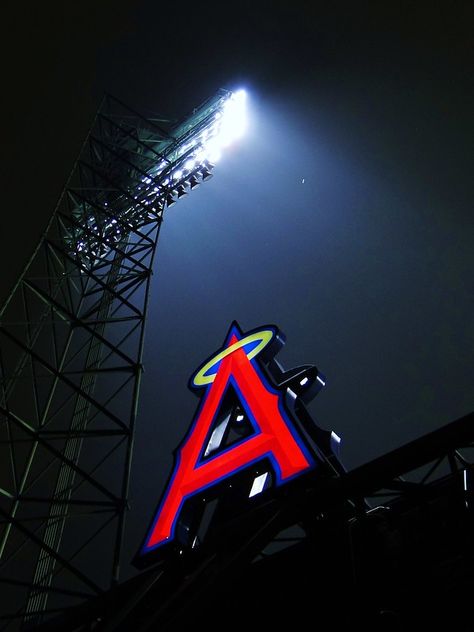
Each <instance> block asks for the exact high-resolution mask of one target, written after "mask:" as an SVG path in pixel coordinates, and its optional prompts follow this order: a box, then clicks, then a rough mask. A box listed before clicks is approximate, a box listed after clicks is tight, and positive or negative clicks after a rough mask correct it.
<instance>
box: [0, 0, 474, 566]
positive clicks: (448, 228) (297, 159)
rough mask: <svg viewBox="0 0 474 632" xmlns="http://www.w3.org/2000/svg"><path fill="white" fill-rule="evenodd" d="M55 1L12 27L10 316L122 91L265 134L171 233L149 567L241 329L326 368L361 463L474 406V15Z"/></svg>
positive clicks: (163, 275)
mask: <svg viewBox="0 0 474 632" xmlns="http://www.w3.org/2000/svg"><path fill="white" fill-rule="evenodd" d="M53 4H54V3H48V2H46V3H36V2H35V3H32V2H31V3H28V2H27V3H26V4H25V3H23V4H21V6H18V8H16V9H14V8H10V9H8V10H7V11H6V12H4V13H3V16H2V23H3V24H2V26H3V29H2V30H3V35H2V38H3V45H4V47H5V49H4V51H3V54H2V58H3V72H2V83H3V91H2V92H3V104H2V105H3V108H4V112H3V123H4V126H3V127H4V129H3V159H4V166H3V169H2V171H3V177H4V184H3V186H2V190H3V191H2V192H3V200H2V204H3V210H2V215H1V222H2V224H1V226H2V231H1V242H0V244H1V250H0V261H1V266H2V271H3V273H2V280H1V285H0V298H1V300H2V301H3V300H4V299H5V298H6V296H7V293H8V291H9V289H10V288H11V286H12V284H13V282H14V280H15V278H16V277H17V276H18V274H19V272H20V270H21V269H22V267H23V266H24V265H25V263H26V260H27V258H28V256H29V255H30V253H31V252H32V249H33V247H34V245H35V243H36V242H37V240H38V239H39V237H40V234H41V231H42V230H43V229H44V227H45V225H46V222H47V220H48V218H49V216H50V215H51V212H52V210H53V208H54V204H55V201H56V200H57V198H58V196H59V194H60V191H61V189H62V187H63V186H64V183H65V180H66V177H67V175H68V173H69V171H70V170H71V168H72V166H73V162H74V159H75V158H76V156H77V154H78V152H79V149H80V146H81V143H82V141H83V139H84V136H85V134H86V133H87V130H88V127H89V125H90V123H91V121H92V117H93V115H94V113H95V111H96V109H97V107H98V105H99V102H100V100H101V98H102V96H103V94H104V93H105V92H109V93H111V94H114V95H116V96H117V97H119V98H120V99H122V100H124V101H125V102H126V103H128V104H130V105H131V106H132V107H134V108H136V109H138V110H139V111H141V112H143V113H144V114H149V113H159V114H162V115H163V116H165V117H168V118H173V119H179V118H181V117H183V116H184V115H186V114H187V113H188V112H189V111H190V110H191V109H192V108H193V107H194V106H197V105H199V104H200V103H201V102H202V101H204V100H205V99H207V98H208V97H210V96H212V95H213V94H214V93H215V92H216V91H217V90H218V89H219V88H221V87H224V88H230V89H234V88H240V87H244V88H245V89H246V90H247V92H248V104H249V116H250V120H249V128H248V132H247V134H246V136H245V137H244V138H243V139H242V140H241V141H240V142H239V144H238V145H235V146H234V147H232V149H231V150H230V151H228V152H227V153H226V154H225V155H224V156H223V158H222V160H221V161H220V162H219V163H218V164H217V166H216V168H215V170H214V178H212V179H211V180H210V181H209V182H208V183H206V184H205V185H203V186H201V187H199V188H198V189H197V190H196V191H193V194H192V195H190V196H188V197H187V198H185V199H184V200H182V201H180V202H179V204H177V205H176V206H175V207H173V208H172V209H170V210H169V211H168V212H167V215H166V217H165V222H164V224H163V227H162V232H161V237H160V242H159V246H158V251H157V257H156V260H155V275H154V280H153V286H152V296H151V305H150V312H149V318H148V324H147V337H146V351H145V358H144V362H145V375H144V381H143V386H142V398H141V402H140V417H139V423H138V428H137V439H136V458H135V462H134V470H133V479H132V499H131V500H132V517H131V520H130V532H129V537H128V541H129V548H130V554H131V555H133V553H134V549H135V548H136V546H138V544H139V540H140V539H141V537H142V535H143V529H144V528H145V526H146V524H147V523H148V520H149V517H150V514H151V512H152V511H153V509H154V504H155V501H156V499H157V497H158V496H159V494H160V492H161V490H162V487H163V485H164V482H165V480H166V478H167V476H168V473H169V470H170V468H171V464H172V451H173V449H174V448H175V447H176V445H177V444H178V443H179V442H180V440H181V439H182V437H183V435H184V433H185V431H186V429H187V428H188V426H189V424H190V422H191V419H192V415H193V413H194V410H195V407H196V405H197V399H196V397H195V396H194V395H193V394H192V393H191V392H189V391H188V390H187V380H188V378H189V377H190V375H191V374H192V373H193V371H194V370H195V369H196V368H197V367H198V365H199V364H201V362H202V361H203V360H204V359H205V358H206V357H208V356H209V355H210V354H211V353H212V352H213V351H215V350H216V349H217V348H218V347H220V345H221V344H222V341H223V339H224V337H225V334H226V332H227V329H228V327H229V325H230V322H231V321H232V320H234V319H235V320H237V321H238V322H239V324H240V326H241V327H242V328H243V329H244V331H246V330H249V329H253V328H255V327H258V326H260V325H265V324H269V323H274V324H276V325H278V326H279V327H280V328H281V329H282V330H283V332H284V333H285V334H286V337H287V344H286V346H285V348H284V349H283V351H282V352H281V353H280V354H279V359H280V360H281V361H282V363H283V364H284V365H285V366H286V367H288V368H290V367H292V366H294V365H298V364H305V363H313V364H316V365H317V366H318V367H319V368H320V370H321V371H322V372H323V373H325V374H326V376H327V380H328V381H327V387H326V389H325V390H324V391H323V392H322V393H321V394H320V395H319V396H318V398H316V399H315V400H314V402H313V403H312V404H311V405H310V410H311V412H312V413H313V414H314V416H315V418H316V419H317V421H318V423H319V425H320V426H322V427H323V428H327V429H332V430H335V431H336V432H337V433H338V434H339V435H340V436H341V437H342V440H343V447H342V453H341V457H342V460H343V462H344V464H345V465H346V467H347V468H349V469H350V468H352V467H354V466H356V465H358V464H361V463H363V462H366V461H368V460H370V459H372V458H374V457H376V456H379V455H382V454H384V453H385V452H387V451H389V450H391V449H393V448H395V447H397V446H399V445H401V444H403V443H406V442H408V441H410V440H412V439H414V438H416V437H419V436H421V435H423V434H425V433H427V432H429V431H430V430H433V429H435V428H438V427H440V426H442V425H445V424H446V423H448V422H450V421H452V420H454V419H456V418H458V417H460V416H461V415H463V414H466V413H468V412H470V411H471V410H472V408H473V400H474V394H473V389H472V377H473V370H472V347H473V334H474V326H473V324H474V323H473V319H472V312H473V310H472V307H473V305H472V296H473V288H472V279H473V274H472V263H473V256H472V253H473V245H472V244H473V240H472V225H473V222H472V201H473V178H472V173H473V160H472V158H473V105H474V104H473V90H472V76H473V63H472V62H473V55H472V40H471V37H472V33H471V28H472V24H473V23H474V22H473V18H474V15H473V13H474V11H473V9H472V3H468V2H464V3H463V2H459V3H456V2H454V3H433V2H431V3H424V2H420V3H400V2H397V3H395V2H393V3H390V2H388V3H385V2H384V3H374V4H371V5H368V4H365V3H362V6H361V5H360V3H348V6H351V7H352V8H350V9H348V8H347V7H346V6H344V5H343V4H340V3H321V4H320V3H318V2H311V3H310V2H306V3H304V2H295V1H293V2H279V1H278V2H267V1H265V2H255V1H254V2H248V1H242V2H239V3H223V2H207V3H189V4H186V3H185V4H182V3H181V4H179V5H178V4H176V5H175V6H174V8H171V7H169V6H168V7H166V6H165V5H164V3H163V4H162V3H159V2H156V1H152V0H141V1H135V2H131V1H130V2H118V1H115V2H111V1H102V2H99V1H97V0H96V1H95V2H88V1H86V2H84V1H83V2H80V3H63V4H64V5H65V6H64V7H63V8H62V9H61V10H58V9H57V8H56V7H55V6H53ZM168 4H170V3H168ZM356 4H357V5H358V6H357V8H356V6H355V5H356ZM332 5H334V6H332ZM378 5H383V8H380V7H379V6H378ZM414 5H416V6H414Z"/></svg>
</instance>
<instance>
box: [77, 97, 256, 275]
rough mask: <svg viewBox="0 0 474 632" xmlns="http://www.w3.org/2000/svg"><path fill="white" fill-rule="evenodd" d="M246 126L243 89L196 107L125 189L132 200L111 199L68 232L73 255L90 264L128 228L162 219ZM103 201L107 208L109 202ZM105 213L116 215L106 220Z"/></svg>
mask: <svg viewBox="0 0 474 632" xmlns="http://www.w3.org/2000/svg"><path fill="white" fill-rule="evenodd" d="M245 129H246V93H245V90H238V91H236V92H224V93H221V94H220V95H219V96H218V97H217V98H216V99H214V100H213V101H212V103H211V105H209V104H207V105H205V106H203V108H202V109H197V110H196V111H195V112H194V113H193V116H192V117H191V118H190V122H189V124H187V123H186V122H185V124H183V125H181V126H180V127H179V128H178V131H177V132H176V136H175V137H174V139H173V141H171V142H169V143H168V145H167V146H165V147H164V148H162V149H161V150H160V155H161V159H159V160H158V161H157V163H156V164H155V165H154V166H153V167H152V168H151V169H150V170H149V171H148V172H147V174H145V175H144V176H143V177H142V178H141V182H140V184H138V186H136V187H135V188H134V190H131V191H130V194H131V195H130V197H131V199H132V200H134V202H132V204H129V205H128V206H126V207H125V208H124V207H123V204H122V203H121V202H122V201H120V207H121V210H120V211H118V212H117V210H115V209H113V208H112V207H113V206H115V204H110V205H109V206H108V208H107V211H108V214H107V215H108V218H107V219H105V221H104V219H102V220H100V219H99V218H96V215H95V214H92V215H91V217H90V218H88V219H87V222H86V229H85V230H84V231H78V232H77V234H75V235H74V236H71V242H72V244H74V246H73V248H74V251H75V253H76V255H79V256H80V257H81V259H82V260H83V261H84V260H88V261H89V263H90V262H91V261H95V260H97V259H100V258H101V257H103V256H104V255H106V254H107V253H108V252H109V251H110V249H111V247H113V245H114V244H115V243H118V242H119V241H120V240H121V239H122V238H123V237H124V235H125V233H126V232H127V231H128V230H130V229H134V228H137V227H139V226H140V225H142V224H143V223H145V222H148V221H150V220H153V219H156V218H161V217H162V214H163V211H164V210H165V209H166V208H169V207H170V206H172V205H173V204H175V203H176V202H177V201H178V200H179V199H180V198H181V197H183V196H184V195H187V194H188V193H189V192H190V191H191V190H193V189H194V188H195V187H196V186H198V185H199V184H201V183H202V182H205V181H206V180H208V179H209V178H211V177H212V170H213V168H214V165H215V163H216V162H217V161H218V160H219V159H220V158H221V156H222V153H223V152H224V151H225V149H226V148H227V147H229V146H230V145H231V144H232V143H233V142H234V141H236V140H237V139H239V138H240V137H241V136H242V135H243V133H244V132H245ZM103 205H104V207H107V205H108V202H105V201H104V203H103ZM114 211H115V212H114ZM110 214H115V215H116V219H112V220H110ZM72 244H71V245H72Z"/></svg>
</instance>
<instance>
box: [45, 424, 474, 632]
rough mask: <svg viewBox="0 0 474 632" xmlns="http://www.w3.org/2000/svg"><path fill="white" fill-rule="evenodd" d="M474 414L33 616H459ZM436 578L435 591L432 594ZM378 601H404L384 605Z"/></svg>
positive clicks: (159, 620)
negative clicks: (71, 604)
mask: <svg viewBox="0 0 474 632" xmlns="http://www.w3.org/2000/svg"><path fill="white" fill-rule="evenodd" d="M473 422H474V415H473V414H470V415H467V416H466V417H464V418H462V419H459V420H457V421H455V422H453V423H451V424H449V425H448V426H446V427H444V428H441V429H439V430H437V431H435V432H433V433H431V434H429V435H427V436H425V437H421V438H420V439H417V440H415V441H414V442H412V443H410V444H407V445H405V446H402V447H401V448H398V449H396V450H394V451H393V452H390V453H389V454H387V455H385V456H382V457H380V458H378V459H375V460H374V461H372V462H370V463H367V464H365V465H363V466H361V467H359V468H357V469H355V470H352V471H351V472H347V473H342V474H339V475H334V476H330V477H323V478H315V477H312V476H310V475H308V476H306V475H305V476H302V477H301V478H300V479H296V480H295V481H294V482H292V483H289V484H288V487H287V492H285V494H284V495H283V496H275V495H273V494H272V495H270V496H268V497H267V498H266V500H265V499H264V496H263V495H262V502H261V503H260V504H258V505H257V506H255V507H254V508H253V509H251V510H249V512H248V513H247V514H240V515H236V516H235V517H234V519H233V520H231V521H229V522H227V523H226V524H223V525H221V529H220V535H219V532H215V533H214V535H213V538H212V541H211V542H209V544H208V546H207V547H206V546H204V547H203V548H202V549H201V550H200V552H199V553H198V554H197V555H194V554H192V553H189V557H186V555H184V556H181V555H179V554H176V556H174V557H172V558H170V559H169V560H164V561H163V562H162V563H161V564H158V565H156V566H155V567H153V568H152V569H151V570H148V571H145V572H143V573H142V574H141V575H139V576H137V577H135V578H133V579H132V580H129V581H128V582H126V583H125V584H122V585H118V586H117V587H116V588H114V589H113V590H112V591H111V592H110V593H109V594H108V595H105V596H103V597H100V598H98V599H96V600H92V601H90V602H89V603H87V604H84V606H82V607H79V608H78V609H77V610H75V611H74V612H73V613H72V617H71V613H70V614H69V618H68V617H66V618H59V619H57V620H56V621H51V622H50V623H49V624H47V625H45V626H41V630H42V631H43V630H44V632H47V631H48V632H54V631H57V630H65V629H66V630H67V629H74V630H77V631H78V632H85V631H86V630H90V629H92V627H93V629H94V630H98V631H103V632H111V631H115V632H122V631H123V632H125V631H126V630H130V629H134V630H137V631H138V632H147V631H151V630H156V629H157V627H159V629H160V630H175V629H185V627H187V626H188V625H194V626H196V625H198V624H199V622H202V623H203V624H205V625H206V626H207V627H208V629H211V630H219V629H222V626H225V627H226V628H227V629H232V630H233V629H242V626H244V625H246V624H248V623H249V622H251V624H252V626H260V625H273V624H275V625H277V626H278V625H282V624H286V623H287V624H290V623H291V622H293V623H294V622H295V619H296V620H298V617H304V615H305V613H306V614H308V616H309V615H313V616H317V618H318V622H319V624H320V625H322V626H323V627H324V629H326V628H327V627H328V626H331V629H337V630H339V629H349V627H350V626H353V625H354V622H355V621H359V622H361V623H362V624H363V626H364V629H370V630H372V629H373V630H385V629H388V630H393V629H403V630H405V629H406V630H417V629H420V626H428V628H429V627H430V626H431V625H435V627H434V628H433V629H440V627H438V626H441V625H446V626H447V627H446V629H453V626H455V625H456V623H459V621H461V625H460V628H459V629H467V628H466V627H462V625H463V624H464V625H466V624H467V621H471V619H470V616H471V615H470V611H469V602H468V601H466V600H465V598H466V595H465V594H464V593H462V591H461V592H460V588H461V589H462V587H463V586H465V587H468V586H469V585H472V579H473V571H472V569H473V562H474V542H473V537H472V533H473V530H472V526H473V519H474V484H473V471H474V470H473V465H472V451H473V449H474V424H473ZM400 535H401V536H402V538H400ZM394 536H396V537H394ZM402 540H403V541H402ZM397 541H398V543H399V547H398V550H394V542H395V543H396V542H397ZM395 548H396V547H395ZM358 549H359V550H358ZM374 559H375V563H374ZM392 563H393V564H392ZM431 574H433V578H431V577H430V575H431ZM410 575H413V577H411V576H410ZM387 578H388V579H389V580H390V582H391V583H390V584H389V585H388V586H387V585H386V584H385V582H386V581H387ZM367 580H369V581H367ZM434 583H435V584H436V586H438V595H441V596H442V597H441V598H440V602H441V601H444V603H442V604H440V603H436V604H435V603H433V598H434V597H433V593H432V589H433V584H434ZM292 591H293V592H292ZM467 591H469V588H467ZM449 592H450V594H448V593H449ZM454 593H459V595H457V596H456V595H455V597H454V602H453V603H451V602H450V601H449V598H450V597H453V594H454ZM423 598H424V600H425V601H424V602H423ZM410 600H411V603H408V604H407V602H410ZM418 602H419V603H418ZM387 603H388V604H389V605H390V604H391V603H392V604H394V607H395V608H396V607H399V608H400V612H399V613H396V612H393V611H387V610H383V609H382V610H381V609H380V606H386V605H387ZM423 603H424V608H425V609H423V605H420V604H423ZM463 604H464V606H463ZM440 605H441V606H442V607H440V608H438V606H440ZM413 606H414V607H413ZM459 606H461V608H459ZM462 608H464V610H463V612H462V613H460V612H459V610H460V609H462ZM403 610H404V611H403ZM420 610H421V615H420V619H419V620H417V619H416V614H417V611H418V614H420V612H419V611H420ZM344 611H345V615H346V618H345V619H344V616H343V612H344ZM438 612H440V613H441V614H440V615H439V617H440V618H438ZM386 614H390V615H394V616H398V615H399V616H400V619H396V620H395V621H394V620H393V619H387V618H386V617H385V615H386ZM372 615H374V616H375V619H370V616H372ZM381 615H384V616H381ZM443 616H444V617H445V619H444V620H442V617H443ZM404 617H405V618H404ZM463 617H464V618H463ZM72 621H74V627H72V624H71V622H72ZM232 626H233V627H232ZM394 626H395V627H394ZM443 629H444V628H443Z"/></svg>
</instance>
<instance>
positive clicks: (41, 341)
mask: <svg viewBox="0 0 474 632" xmlns="http://www.w3.org/2000/svg"><path fill="white" fill-rule="evenodd" d="M235 96H236V95H235V94H233V93H230V92H227V91H220V92H219V93H218V94H217V95H216V96H215V97H213V98H212V99H210V100H209V101H207V102H206V103H205V104H203V105H202V106H201V107H199V108H197V109H195V110H194V111H193V113H192V114H191V115H190V116H189V117H188V118H187V119H186V120H185V121H184V122H183V123H181V124H179V125H176V126H174V127H171V126H165V124H164V123H163V122H162V121H160V120H158V119H153V118H144V117H142V116H141V115H139V114H138V113H137V112H135V111H133V110H131V109H130V108H128V107H126V106H125V105H123V104H122V103H121V102H119V101H118V100H117V99H115V98H112V97H106V98H105V99H104V101H103V104H102V105H101V107H100V109H99V111H98V113H97V115H96V118H95V120H94V123H93V126H92V128H91V130H90V132H89V135H88V137H87V139H86V141H85V143H84V145H83V148H82V151H81V154H80V156H79V158H78V160H77V162H76V164H75V166H74V169H73V171H72V173H71V176H70V178H69V180H68V182H67V185H66V187H65V189H64V191H63V193H62V195H61V197H60V200H59V202H58V204H57V207H56V209H55V210H54V213H53V215H52V217H51V219H50V221H49V223H48V226H47V228H46V230H45V232H44V235H43V236H42V238H41V240H40V243H39V245H38V246H37V248H36V250H35V251H34V253H33V256H32V257H31V259H30V261H29V262H28V264H27V266H26V268H25V270H24V272H23V274H22V275H21V277H20V279H19V280H18V282H17V284H16V285H15V287H14V288H13V290H12V292H11V294H10V296H9V297H8V300H7V301H6V304H5V305H4V307H3V309H2V310H1V311H0V373H1V375H0V377H1V389H0V602H1V604H2V608H1V610H2V611H3V612H2V613H1V614H2V615H3V613H4V611H5V610H8V612H7V614H6V615H5V616H3V617H2V620H0V629H8V630H12V629H18V628H19V627H21V625H22V623H21V622H23V625H24V626H28V625H32V624H35V623H38V622H40V621H42V620H44V618H45V617H47V616H48V615H49V614H53V613H57V612H58V611H60V610H62V609H64V608H67V607H69V606H70V605H75V604H77V603H79V602H80V601H81V600H84V599H89V598H91V597H92V596H94V595H97V594H100V593H102V592H103V591H105V590H107V589H109V588H110V586H111V584H113V583H114V582H116V581H118V578H119V570H120V561H121V549H122V541H123V536H124V521H125V515H126V511H127V497H128V488H129V479H130V467H131V458H132V450H133V438H134V426H135V421H136V418H137V406H138V397H139V388H140V379H141V374H142V352H143V343H144V329H145V321H146V311H147V302H148V296H149V289H150V279H151V274H152V266H153V258H154V254H155V250H156V246H157V240H158V236H159V232H160V226H161V223H162V220H163V214H164V211H165V209H166V208H168V207H169V206H171V204H173V203H174V202H175V201H176V200H177V199H178V198H179V197H181V196H182V195H184V194H185V193H187V192H189V191H190V190H191V189H192V188H194V187H195V186H196V185H198V184H199V183H200V182H202V181H203V180H206V179H207V178H208V177H209V176H210V175H211V173H210V171H211V168H212V165H211V164H210V163H209V161H208V159H209V158H210V156H211V154H210V152H212V151H215V149H216V147H215V145H216V139H217V136H218V134H219V133H220V132H221V131H222V129H221V128H222V126H223V121H224V120H225V118H226V117H225V114H226V112H227V111H228V110H229V106H231V105H232V104H234V103H235V100H236V99H235ZM165 127H166V128H165ZM213 143H214V147H213ZM2 625H3V627H2Z"/></svg>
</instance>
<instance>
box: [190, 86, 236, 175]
mask: <svg viewBox="0 0 474 632" xmlns="http://www.w3.org/2000/svg"><path fill="white" fill-rule="evenodd" d="M246 99H247V95H246V92H245V90H238V91H237V92H233V93H231V94H230V95H229V97H228V98H227V100H226V101H225V102H224V104H223V106H222V110H221V111H218V112H216V114H215V116H214V120H213V122H212V125H211V126H210V127H208V128H207V129H206V130H205V131H204V133H203V134H202V135H201V139H200V140H201V145H202V150H201V151H199V152H198V153H197V154H196V158H197V160H198V161H201V160H203V159H207V160H210V161H211V162H213V163H215V162H217V161H218V160H219V158H220V157H221V154H222V150H223V149H224V148H225V147H228V146H229V145H231V144H232V143H233V142H234V141H235V140H237V139H238V138H240V137H241V136H242V135H243V133H244V132H245V129H246V127H247V116H246Z"/></svg>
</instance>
